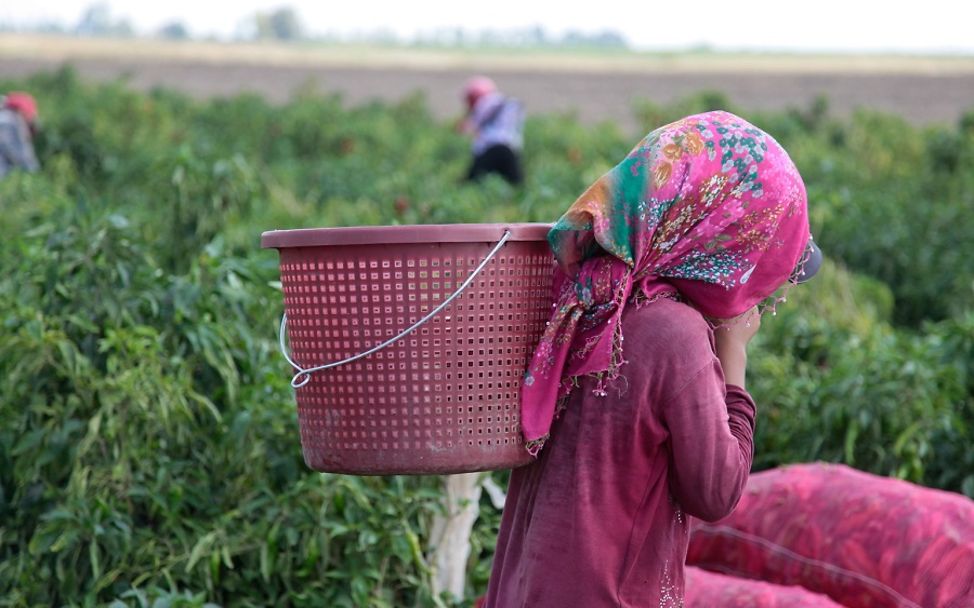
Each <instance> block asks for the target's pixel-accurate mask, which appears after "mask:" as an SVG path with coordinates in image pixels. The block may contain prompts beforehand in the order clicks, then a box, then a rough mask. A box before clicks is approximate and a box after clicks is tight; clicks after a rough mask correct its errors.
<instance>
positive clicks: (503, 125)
mask: <svg viewBox="0 0 974 608" xmlns="http://www.w3.org/2000/svg"><path fill="white" fill-rule="evenodd" d="M463 96H464V100H465V101H466V105H467V115H466V117H465V118H464V119H463V120H462V121H461V122H460V123H459V125H458V129H459V130H460V131H461V132H463V133H471V134H473V136H474V140H473V162H472V164H471V165H470V169H469V170H468V171H467V180H468V181H477V180H479V179H481V178H482V177H484V176H486V175H487V174H489V173H496V174H498V175H500V176H501V177H503V178H504V179H506V180H507V181H508V182H509V183H511V184H514V185H517V184H520V183H521V182H522V181H523V179H524V176H523V171H522V170H521V145H522V140H523V136H522V133H521V132H522V129H523V125H524V113H523V111H522V110H521V104H520V102H518V101H517V100H516V99H512V98H510V97H506V96H504V95H502V94H501V93H500V91H498V90H497V86H496V85H495V84H494V81H493V80H491V79H490V78H487V77H485V76H477V77H475V78H471V79H470V80H469V81H468V82H467V84H466V86H465V87H464V94H463Z"/></svg>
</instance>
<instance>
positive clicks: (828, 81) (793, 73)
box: [0, 35, 974, 131]
mask: <svg viewBox="0 0 974 608" xmlns="http://www.w3.org/2000/svg"><path fill="white" fill-rule="evenodd" d="M68 59H70V60H71V62H72V64H73V65H74V66H75V67H76V68H77V70H78V72H79V74H80V75H81V76H83V77H85V78H90V79H92V80H94V81H107V80H111V79H114V78H119V77H125V78H126V79H127V82H129V83H130V84H131V86H133V87H135V88H136V89H139V90H149V89H151V88H152V87H155V86H165V87H171V88H175V89H178V90H181V91H184V92H186V93H188V94H190V95H193V96H194V97H197V98H201V99H202V98H209V97H213V96H227V95H235V94H238V93H241V92H255V93H259V94H260V95H262V96H264V97H265V98H267V99H269V100H271V101H274V102H283V101H285V100H287V99H288V98H289V97H290V96H291V95H292V93H293V92H294V91H295V90H298V89H300V88H302V87H307V86H312V87H314V88H316V89H317V90H320V91H322V92H339V93H341V94H342V95H343V96H344V98H345V99H346V100H347V101H348V102H349V103H351V104H358V103H362V102H364V101H367V100H371V99H378V100H382V101H386V102H389V101H396V100H398V99H401V98H402V97H405V96H407V95H410V94H411V93H413V92H415V91H421V92H423V93H424V94H425V95H426V97H427V99H428V103H429V107H430V108H431V110H432V111H433V113H434V115H435V116H437V117H438V118H446V117H449V116H453V115H455V114H456V113H457V112H458V109H459V103H458V97H457V95H458V93H457V91H458V89H459V87H460V86H461V84H462V83H463V81H464V80H465V79H466V78H467V77H469V76H470V75H471V74H473V73H478V72H486V73H489V74H492V75H494V76H495V77H496V78H497V80H498V82H499V84H500V85H501V86H502V87H503V88H504V89H505V90H506V91H508V92H509V93H510V94H512V95H515V96H517V97H518V98H520V99H521V100H522V101H524V103H525V105H526V107H527V108H528V110H529V111H530V112H532V113H536V114H548V113H552V112H576V113H577V116H578V117H579V119H581V120H582V121H583V122H585V123H587V124H592V123H596V122H598V121H602V120H611V121H613V122H616V123H619V124H620V125H621V126H622V127H623V128H625V129H627V130H630V131H634V130H636V129H637V128H638V123H637V121H636V120H635V119H634V118H633V115H632V109H633V102H634V101H635V100H638V99H646V100H650V101H652V102H655V103H664V104H666V103H673V102H675V101H676V100H678V99H681V98H683V97H686V96H688V95H691V94H694V93H697V92H699V91H701V90H710V91H720V92H722V93H723V94H725V95H726V96H727V97H728V98H729V99H730V100H731V101H733V102H734V103H736V104H738V105H740V106H741V107H745V108H749V109H756V110H783V109H785V108H787V107H789V106H805V105H808V104H809V103H810V102H811V101H812V100H813V99H814V98H816V97H817V96H820V95H821V96H825V97H827V98H828V99H829V102H830V104H831V105H830V107H831V109H832V111H833V112H835V113H836V114H837V115H840V116H848V115H849V114H850V113H851V112H852V111H853V110H854V109H855V108H857V107H868V108H873V109H877V110H882V111H886V112H890V113H893V114H897V115H899V116H903V117H904V118H906V119H908V120H910V121H911V122H914V123H916V124H926V123H931V122H954V121H956V120H957V119H958V118H959V117H960V115H961V114H962V113H963V111H964V110H966V109H967V107H968V106H969V104H970V102H971V99H974V59H972V58H969V57H953V58H951V57H939V58H938V57H900V56H882V55H880V56H865V57H844V56H815V55H811V56H801V55H787V56H783V55H754V54H752V55H715V54H706V53H704V54H674V55H667V54H624V53H619V52H613V53H601V54H600V53H596V52H594V51H592V52H588V53H584V52H563V53H557V52H551V51H549V52H540V51H537V52H534V53H527V54H525V53H521V54H514V53H511V52H503V51H492V52H486V53H473V52H469V53H464V52H460V51H446V50H423V49H414V50H403V49H389V48H377V47H364V48H356V47H328V46H320V47H316V46H284V45H257V44H238V45H219V44H214V43H200V42H194V43H164V42H150V41H142V42H137V43H132V42H122V41H104V40H79V39H71V38H56V37H35V36H13V35H6V36H3V35H0V78H3V77H19V76H25V75H27V74H31V73H33V72H35V71H37V70H40V69H51V68H53V67H56V66H57V65H60V64H61V63H63V62H65V61H66V60H68Z"/></svg>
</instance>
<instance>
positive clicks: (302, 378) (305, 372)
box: [278, 230, 511, 389]
mask: <svg viewBox="0 0 974 608" xmlns="http://www.w3.org/2000/svg"><path fill="white" fill-rule="evenodd" d="M510 238H511V231H510V230H505V231H504V235H503V236H502V237H501V240H499V241H497V244H496V245H494V248H493V249H492V250H491V251H490V253H488V254H487V257H485V258H484V259H483V261H481V262H480V265H479V266H477V268H475V269H474V271H473V272H472V273H470V276H469V277H467V280H466V281H464V282H463V284H461V285H460V287H458V288H457V290H456V291H454V292H453V295H451V296H450V297H449V298H447V299H446V300H443V302H441V303H440V305H439V306H437V307H436V308H434V309H433V310H431V311H430V312H429V313H428V314H427V315H426V316H425V317H423V318H422V319H420V320H419V321H416V322H415V323H413V324H412V325H411V326H409V328H407V329H405V330H403V331H402V333H400V334H399V335H398V336H396V337H394V338H389V339H388V340H386V341H385V342H383V343H381V344H377V345H375V346H373V347H372V348H370V349H369V350H367V351H364V352H361V353H359V354H357V355H354V356H352V357H349V358H347V359H342V360H341V361H334V362H332V363H326V364H324V365H317V366H315V367H307V368H306V367H301V365H299V364H298V363H296V362H295V361H294V359H292V358H291V355H290V354H289V353H288V348H287V344H286V343H285V329H286V328H287V313H284V315H283V316H282V317H281V327H280V330H279V332H278V342H279V345H280V348H281V354H282V355H284V358H285V359H287V362H288V363H290V364H291V367H293V368H294V369H296V370H297V373H296V374H294V377H293V378H291V386H292V387H293V388H296V389H297V388H301V387H302V386H304V385H306V384H307V383H308V382H310V381H311V374H313V373H315V372H320V371H322V370H326V369H329V368H332V367H338V366H339V365H345V364H346V363H351V362H353V361H358V360H359V359H362V358H363V357H368V356H369V355H371V354H372V353H374V352H378V351H380V350H382V349H383V348H385V347H387V346H389V345H390V344H393V343H395V342H398V341H399V340H401V339H402V338H405V337H406V336H407V335H409V334H410V333H412V332H413V331H414V330H416V329H417V328H418V327H419V326H420V325H422V324H423V323H426V322H427V321H429V320H430V319H432V318H433V317H434V316H436V315H437V314H438V313H439V312H440V311H441V310H443V309H444V308H446V307H447V306H449V304H450V302H452V301H453V300H455V299H456V298H458V297H459V296H460V294H461V293H463V291H464V290H465V289H466V288H467V287H469V286H470V284H471V283H473V280H474V279H475V278H477V275H478V274H480V271H481V270H483V269H484V267H486V266H487V264H488V263H489V262H490V261H491V259H493V257H494V256H495V255H497V252H498V251H500V250H501V247H503V246H504V243H506V242H507V240H508V239H510Z"/></svg>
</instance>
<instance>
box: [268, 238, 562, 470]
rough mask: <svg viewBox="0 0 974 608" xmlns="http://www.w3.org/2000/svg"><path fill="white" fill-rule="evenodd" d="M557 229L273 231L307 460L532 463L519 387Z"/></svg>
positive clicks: (539, 325)
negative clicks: (550, 231) (550, 235)
mask: <svg viewBox="0 0 974 608" xmlns="http://www.w3.org/2000/svg"><path fill="white" fill-rule="evenodd" d="M549 228H550V226H548V225H547V224H512V225H502V224H455V225H429V226H381V227H360V228H324V229H314V230H278V231H273V232H265V233H264V234H263V236H262V238H261V245H262V246H263V247H272V248H277V249H278V250H279V251H280V256H281V283H282V285H283V289H284V309H285V315H286V317H285V318H286V326H287V337H288V339H289V341H290V348H291V351H292V352H291V354H290V355H288V353H287V350H286V347H285V345H284V321H282V327H281V345H282V351H283V352H284V354H285V357H287V358H288V360H289V361H290V362H291V364H292V365H294V366H295V368H296V370H297V371H298V373H297V374H296V375H295V377H294V379H293V380H292V386H294V387H295V393H296V398H297V404H298V422H299V427H300V432H301V446H302V450H303V452H304V460H305V462H306V463H307V465H308V466H309V467H311V468H312V469H315V470H318V471H328V472H334V473H350V474H359V475H385V474H443V473H461V472H469V471H485V470H491V469H502V468H512V467H517V466H521V465H523V464H526V463H528V462H530V461H531V457H530V456H529V455H528V454H527V452H526V451H525V449H524V444H523V439H522V437H521V425H520V420H519V409H518V397H519V390H520V384H521V377H522V375H523V373H524V370H525V368H526V367H527V363H528V360H529V358H530V356H531V355H532V353H533V352H534V347H535V346H536V344H537V342H538V339H539V338H540V336H541V333H542V331H543V330H544V326H545V323H546V322H547V321H548V318H549V315H550V312H551V306H552V299H551V281H552V269H553V264H554V259H553V257H552V255H551V252H550V250H549V248H548V244H547V241H546V235H547V232H548V229H549ZM478 270H479V272H478ZM465 283H466V286H464V284H465ZM444 304H445V306H443V307H442V309H441V310H439V311H438V312H437V311H436V309H437V307H440V306H441V305H444ZM424 318H426V320H425V321H423V319H424ZM411 327H412V328H413V330H412V331H411V332H409V333H408V334H407V335H404V336H402V335H401V334H402V333H403V332H404V330H407V329H409V328H411Z"/></svg>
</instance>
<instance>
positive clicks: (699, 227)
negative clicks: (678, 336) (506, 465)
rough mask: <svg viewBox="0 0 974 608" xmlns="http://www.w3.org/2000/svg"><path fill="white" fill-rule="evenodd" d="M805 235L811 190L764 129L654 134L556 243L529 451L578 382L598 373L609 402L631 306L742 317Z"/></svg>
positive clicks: (788, 266)
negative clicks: (669, 303)
mask: <svg viewBox="0 0 974 608" xmlns="http://www.w3.org/2000/svg"><path fill="white" fill-rule="evenodd" d="M808 239H809V229H808V214H807V198H806V194H805V185H804V183H803V182H802V179H801V176H800V175H799V174H798V170H797V169H796V168H795V165H794V163H792V161H791V159H790V158H789V157H788V154H787V153H786V152H785V151H784V149H783V148H782V147H781V146H780V145H779V144H778V142H776V141H775V140H774V139H772V138H771V136H770V135H768V134H767V133H764V132H763V131H761V130H760V129H758V128H757V127H755V126H753V125H751V124H749V123H748V122H746V121H745V120H743V119H741V118H739V117H737V116H735V115H733V114H730V113H728V112H707V113H704V114H697V115H695V116H689V117H687V118H684V119H682V120H679V121H677V122H674V123H672V124H669V125H666V126H664V127H661V128H659V129H657V130H655V131H653V132H652V133H650V134H649V135H647V136H646V137H645V138H644V139H643V140H642V141H641V142H640V143H639V145H637V146H636V147H635V148H634V149H633V150H632V151H631V152H630V153H629V155H628V156H626V158H625V159H624V160H623V161H622V162H621V163H619V164H618V165H616V167H615V168H613V169H612V170H611V171H609V172H608V173H606V174H605V175H604V176H602V177H601V178H599V180H598V181H596V182H595V183H594V184H592V185H591V186H590V187H589V188H588V190H586V191H585V192H584V193H583V194H582V196H580V197H579V198H578V200H576V201H575V203H574V204H573V205H572V206H571V208H569V210H568V212H567V213H565V215H563V216H562V217H561V219H560V220H559V221H558V222H557V223H556V224H555V225H554V227H553V228H552V229H551V232H549V234H548V242H549V243H550V245H551V248H552V250H553V251H554V254H555V257H556V259H557V260H558V263H559V268H560V272H559V273H558V275H559V276H558V277H556V280H555V290H556V291H555V298H556V299H555V307H554V312H553V314H552V317H551V321H550V322H549V324H548V327H547V329H546V330H545V333H544V335H543V336H542V338H541V341H540V343H539V344H538V347H537V349H536V350H535V353H534V358H533V359H532V361H531V365H530V367H529V368H528V371H527V373H526V374H525V377H524V383H523V385H522V388H521V424H522V430H523V433H524V438H525V441H526V444H527V447H528V450H529V451H530V452H531V453H532V454H537V452H538V451H539V450H540V449H541V447H542V445H543V444H544V441H545V440H546V439H547V437H548V432H549V429H550V428H551V422H552V420H553V418H554V416H555V409H556V404H557V402H558V401H559V399H562V398H564V397H567V395H568V393H569V392H570V391H571V388H572V386H573V385H574V383H575V378H577V377H578V376H584V375H596V376H598V377H599V378H600V382H599V385H598V388H597V389H596V390H597V392H598V393H600V394H604V380H607V379H612V378H615V377H616V376H617V375H618V370H619V367H620V366H622V365H623V364H624V363H625V362H624V361H623V360H622V334H621V319H622V311H623V309H624V308H625V306H626V304H627V303H628V302H629V301H630V299H631V298H635V299H638V300H643V299H646V300H652V299H656V298H658V297H661V296H665V295H673V294H675V293H676V292H679V294H680V295H681V296H682V297H683V298H684V299H686V300H687V301H689V303H690V304H692V305H693V306H695V307H696V308H697V309H699V310H700V311H701V312H702V313H703V314H704V315H707V316H709V317H717V318H730V317H734V316H737V315H739V314H741V313H743V312H746V311H747V310H749V309H750V308H752V307H754V306H755V305H756V304H758V303H760V302H761V301H763V300H764V299H766V298H768V297H769V296H771V295H772V294H773V293H774V292H775V291H776V290H777V289H778V288H779V287H780V286H781V285H782V284H783V283H785V281H787V280H788V278H789V277H790V276H791V274H792V272H793V271H794V269H795V266H796V264H798V262H799V260H800V258H801V256H802V253H803V252H804V250H805V246H806V243H807V242H808Z"/></svg>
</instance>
